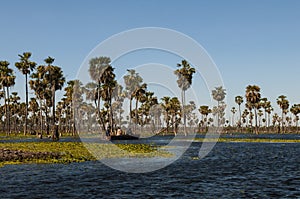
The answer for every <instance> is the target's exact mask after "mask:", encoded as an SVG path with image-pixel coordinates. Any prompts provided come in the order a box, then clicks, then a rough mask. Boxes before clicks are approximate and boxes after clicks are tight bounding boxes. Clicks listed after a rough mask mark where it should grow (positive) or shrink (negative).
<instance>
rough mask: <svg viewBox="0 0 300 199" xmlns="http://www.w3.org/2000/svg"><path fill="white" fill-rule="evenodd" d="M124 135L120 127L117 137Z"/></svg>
mask: <svg viewBox="0 0 300 199" xmlns="http://www.w3.org/2000/svg"><path fill="white" fill-rule="evenodd" d="M120 135H122V129H121V128H120V127H118V128H117V136H120Z"/></svg>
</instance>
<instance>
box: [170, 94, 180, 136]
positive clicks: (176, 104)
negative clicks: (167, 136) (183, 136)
mask: <svg viewBox="0 0 300 199" xmlns="http://www.w3.org/2000/svg"><path fill="white" fill-rule="evenodd" d="M169 105H170V110H169V112H170V115H171V123H172V126H173V132H174V135H175V136H176V135H177V126H178V120H179V119H180V115H181V105H180V101H179V100H178V98H177V97H173V98H171V99H170V104H169Z"/></svg>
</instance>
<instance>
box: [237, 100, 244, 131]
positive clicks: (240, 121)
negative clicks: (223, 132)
mask: <svg viewBox="0 0 300 199" xmlns="http://www.w3.org/2000/svg"><path fill="white" fill-rule="evenodd" d="M243 102H244V100H243V97H242V96H240V95H238V96H236V97H235V103H237V105H238V106H239V114H240V120H239V125H238V126H241V125H242V112H241V104H242V103H243Z"/></svg>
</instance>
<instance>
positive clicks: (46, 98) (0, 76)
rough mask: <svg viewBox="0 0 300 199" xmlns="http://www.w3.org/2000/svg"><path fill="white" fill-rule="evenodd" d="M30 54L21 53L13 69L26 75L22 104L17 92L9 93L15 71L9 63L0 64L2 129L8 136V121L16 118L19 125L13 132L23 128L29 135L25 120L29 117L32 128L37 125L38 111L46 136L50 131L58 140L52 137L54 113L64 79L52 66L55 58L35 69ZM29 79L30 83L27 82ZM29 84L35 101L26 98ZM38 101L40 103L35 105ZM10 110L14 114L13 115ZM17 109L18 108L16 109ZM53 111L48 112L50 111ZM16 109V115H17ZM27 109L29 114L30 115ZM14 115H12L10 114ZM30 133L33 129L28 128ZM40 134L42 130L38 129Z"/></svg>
mask: <svg viewBox="0 0 300 199" xmlns="http://www.w3.org/2000/svg"><path fill="white" fill-rule="evenodd" d="M30 58H31V53H30V52H24V53H23V54H21V55H19V61H18V62H16V63H15V67H16V68H17V69H18V70H19V71H20V72H21V73H22V74H23V75H24V76H25V103H24V102H22V103H21V102H19V100H20V98H19V97H17V92H14V93H12V95H11V94H10V88H11V87H12V86H14V84H15V79H16V76H15V75H14V70H13V69H12V68H10V67H9V65H10V63H9V62H8V61H0V82H1V83H0V87H1V88H2V89H3V91H2V92H1V97H2V98H3V99H4V100H3V101H4V106H2V107H1V109H2V110H3V111H2V112H4V113H5V114H4V115H3V116H2V118H1V121H2V124H3V130H4V129H5V131H6V133H7V135H10V134H11V121H10V120H11V118H13V117H15V120H17V121H18V124H19V126H15V130H16V129H18V131H20V130H21V129H22V127H23V129H22V130H23V131H24V135H26V134H27V133H28V119H29V118H31V119H32V121H31V124H30V125H31V126H32V125H33V124H35V123H36V117H37V112H38V111H39V112H40V124H41V128H42V126H43V125H44V124H45V125H46V131H47V134H49V133H50V132H49V131H50V128H52V132H53V138H56V139H58V137H57V135H56V134H55V131H54V130H55V126H56V122H57V120H56V114H55V112H56V111H55V108H56V106H55V93H56V91H57V90H61V89H62V88H63V86H64V83H65V77H64V75H63V72H62V69H61V67H59V66H55V65H53V62H54V58H52V57H48V58H46V59H45V60H44V61H45V64H43V65H39V66H37V63H36V62H34V61H31V60H30ZM28 77H30V81H29V82H28ZM28 85H29V86H30V88H31V89H32V90H33V91H34V93H35V96H36V98H31V101H30V102H29V99H28ZM37 99H38V101H39V102H37ZM13 107H15V109H14V110H15V111H14V112H13V109H12V108H13ZM16 107H17V108H16ZM51 107H52V112H51V113H50V110H49V109H50V108H51ZM16 110H18V112H16ZM29 110H30V111H31V113H30V114H29ZM13 113H14V114H13ZM31 130H36V129H34V128H31ZM40 130H41V131H42V130H43V129H40Z"/></svg>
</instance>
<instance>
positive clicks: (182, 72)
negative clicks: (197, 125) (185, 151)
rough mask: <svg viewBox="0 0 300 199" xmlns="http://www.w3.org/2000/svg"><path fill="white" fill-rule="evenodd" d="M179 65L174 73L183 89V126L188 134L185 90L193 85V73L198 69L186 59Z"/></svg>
mask: <svg viewBox="0 0 300 199" xmlns="http://www.w3.org/2000/svg"><path fill="white" fill-rule="evenodd" d="M177 67H179V68H178V69H177V70H175V71H174V74H175V75H176V76H177V77H178V80H177V84H178V87H179V88H180V89H181V103H182V115H183V128H184V134H185V135H187V132H186V114H185V111H184V107H185V92H186V90H187V89H189V88H190V86H191V85H192V79H193V74H194V73H195V72H196V70H195V68H193V67H191V66H190V64H189V63H188V62H187V61H186V60H182V61H181V63H178V64H177Z"/></svg>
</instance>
